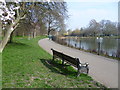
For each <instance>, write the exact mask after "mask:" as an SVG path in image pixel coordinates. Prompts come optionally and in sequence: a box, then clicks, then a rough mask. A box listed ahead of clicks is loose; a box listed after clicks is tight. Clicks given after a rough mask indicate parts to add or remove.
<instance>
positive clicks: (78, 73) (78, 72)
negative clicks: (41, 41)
mask: <svg viewBox="0 0 120 90" xmlns="http://www.w3.org/2000/svg"><path fill="white" fill-rule="evenodd" d="M78 76H80V67H78V71H77V77H78Z"/></svg>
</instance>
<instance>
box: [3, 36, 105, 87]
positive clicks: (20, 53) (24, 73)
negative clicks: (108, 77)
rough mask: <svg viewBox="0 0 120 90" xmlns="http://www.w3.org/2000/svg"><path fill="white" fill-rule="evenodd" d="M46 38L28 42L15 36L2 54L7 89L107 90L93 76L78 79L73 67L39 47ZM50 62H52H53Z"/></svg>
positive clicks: (4, 84)
mask: <svg viewBox="0 0 120 90" xmlns="http://www.w3.org/2000/svg"><path fill="white" fill-rule="evenodd" d="M42 38H45V37H44V36H41V37H37V38H35V39H31V40H28V39H27V38H23V37H15V38H14V40H13V41H14V43H11V44H8V45H7V46H6V48H5V49H4V51H3V55H2V58H3V60H2V75H3V77H2V87H3V88H23V87H24V88H105V87H104V86H103V85H101V84H100V83H97V82H96V81H94V80H93V79H92V78H91V77H90V76H87V75H85V74H82V75H81V76H79V77H76V76H75V75H76V72H77V71H76V70H74V69H73V68H72V67H71V66H65V68H63V67H62V65H61V64H60V63H61V62H60V61H58V60H57V61H55V62H51V58H52V56H51V55H50V54H48V53H47V52H46V51H44V50H43V49H42V48H41V47H39V45H38V40H40V39H42ZM49 62H50V63H49Z"/></svg>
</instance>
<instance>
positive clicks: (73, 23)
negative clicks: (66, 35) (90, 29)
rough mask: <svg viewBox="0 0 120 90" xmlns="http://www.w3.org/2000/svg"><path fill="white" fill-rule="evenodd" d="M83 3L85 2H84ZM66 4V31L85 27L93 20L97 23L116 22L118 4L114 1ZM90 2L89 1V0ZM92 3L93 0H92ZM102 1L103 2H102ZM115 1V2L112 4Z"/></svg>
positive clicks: (81, 0)
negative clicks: (104, 21) (68, 16)
mask: <svg viewBox="0 0 120 90" xmlns="http://www.w3.org/2000/svg"><path fill="white" fill-rule="evenodd" d="M84 1H85V0H84ZM87 1H89V0H86V2H83V0H79V2H78V1H76V2H67V5H68V14H69V15H70V18H69V19H68V20H67V29H76V28H81V27H86V26H87V25H88V24H89V21H90V20H92V19H95V20H96V21H97V22H99V21H101V20H103V19H105V20H111V21H113V22H117V21H118V2H117V1H116V0H109V1H111V2H107V1H108V0H101V2H100V0H99V2H97V1H98V0H96V2H87ZM90 1H91V0H90ZM92 1H94V0H92ZM102 1H104V2H102ZM113 1H115V2H113Z"/></svg>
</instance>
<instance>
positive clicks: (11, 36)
mask: <svg viewBox="0 0 120 90" xmlns="http://www.w3.org/2000/svg"><path fill="white" fill-rule="evenodd" d="M12 38H13V32H11V35H10V40H9V43H12Z"/></svg>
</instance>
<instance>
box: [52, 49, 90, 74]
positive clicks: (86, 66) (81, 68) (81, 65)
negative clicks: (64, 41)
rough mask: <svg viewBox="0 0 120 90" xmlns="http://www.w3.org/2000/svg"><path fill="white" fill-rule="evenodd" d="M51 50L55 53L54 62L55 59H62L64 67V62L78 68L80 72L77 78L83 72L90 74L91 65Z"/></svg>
mask: <svg viewBox="0 0 120 90" xmlns="http://www.w3.org/2000/svg"><path fill="white" fill-rule="evenodd" d="M51 50H52V52H53V60H54V59H55V58H60V59H61V60H62V65H64V62H66V63H68V64H70V65H72V66H74V67H76V68H77V71H78V73H77V76H79V75H80V73H82V72H84V73H86V74H88V72H89V64H88V63H81V62H80V60H79V58H73V57H71V56H68V55H66V54H63V53H62V52H58V51H56V50H54V49H51ZM84 70H85V71H84Z"/></svg>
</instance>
